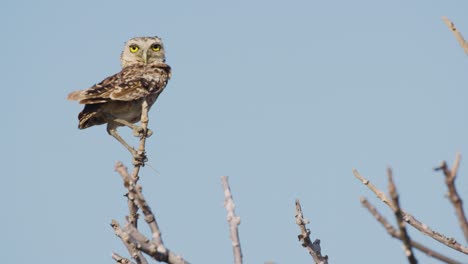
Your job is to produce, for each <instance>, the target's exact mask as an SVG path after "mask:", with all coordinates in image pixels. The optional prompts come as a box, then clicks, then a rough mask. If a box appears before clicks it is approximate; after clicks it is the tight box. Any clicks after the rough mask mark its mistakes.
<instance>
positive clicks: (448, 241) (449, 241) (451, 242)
mask: <svg viewBox="0 0 468 264" xmlns="http://www.w3.org/2000/svg"><path fill="white" fill-rule="evenodd" d="M353 174H354V176H355V177H356V178H358V179H359V180H360V181H361V182H362V183H363V184H364V185H366V186H367V187H368V188H369V189H370V190H371V191H372V192H374V193H375V195H377V198H379V199H380V200H381V201H382V202H384V203H385V204H386V205H388V206H389V207H390V208H391V209H392V210H393V211H395V210H396V209H395V206H394V205H393V203H392V202H391V201H390V200H389V199H388V198H387V196H386V195H385V193H383V192H382V191H380V190H379V189H378V188H377V187H375V185H373V184H372V183H371V182H370V181H369V180H367V179H365V178H364V177H362V176H361V175H360V174H359V172H358V171H357V170H356V169H353ZM401 212H402V214H403V220H405V222H407V223H408V224H410V225H411V226H413V227H414V228H416V229H417V230H419V231H420V232H421V233H423V234H425V235H427V236H429V237H431V238H433V239H434V240H436V241H438V242H440V243H442V244H444V245H446V246H448V247H450V248H453V249H455V250H457V251H460V252H462V253H464V254H468V248H467V247H465V246H463V245H461V244H460V243H458V242H457V241H456V240H455V239H454V238H448V237H447V236H445V235H443V234H441V233H439V232H436V231H434V230H432V229H431V228H430V227H429V226H427V225H426V224H423V223H421V222H420V221H419V220H417V219H416V218H415V217H414V216H412V215H410V214H408V213H406V212H405V211H403V210H402V211H401Z"/></svg>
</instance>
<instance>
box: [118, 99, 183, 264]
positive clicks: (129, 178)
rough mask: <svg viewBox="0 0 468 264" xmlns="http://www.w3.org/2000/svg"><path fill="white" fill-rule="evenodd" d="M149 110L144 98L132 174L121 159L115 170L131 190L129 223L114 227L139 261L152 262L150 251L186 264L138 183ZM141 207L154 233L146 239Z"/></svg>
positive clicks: (121, 260)
mask: <svg viewBox="0 0 468 264" xmlns="http://www.w3.org/2000/svg"><path fill="white" fill-rule="evenodd" d="M148 110H149V107H148V102H147V101H146V100H144V101H143V103H142V111H141V127H142V129H143V135H142V136H141V137H140V144H139V147H138V150H137V153H138V157H134V160H133V165H134V167H133V171H132V174H129V173H128V170H127V168H126V167H125V166H124V165H123V164H122V163H121V162H117V163H116V165H115V170H116V171H117V172H118V173H119V175H120V176H121V177H122V180H123V183H124V186H125V188H127V190H128V192H127V194H126V196H127V199H128V201H127V203H128V209H129V215H128V216H127V217H126V220H127V223H126V225H125V226H124V227H121V226H120V224H119V223H118V222H117V221H116V220H112V224H111V226H112V228H113V229H114V232H115V234H116V235H117V236H118V237H119V238H120V239H121V240H122V242H123V244H124V245H125V247H126V248H127V250H128V252H129V253H130V255H131V256H132V258H133V259H134V260H135V261H136V263H137V264H147V263H148V262H147V260H146V259H145V257H144V255H143V254H142V253H145V254H147V255H148V256H150V257H152V258H153V259H154V260H156V261H159V262H165V263H170V264H186V263H188V262H187V261H185V260H184V259H183V258H182V257H181V256H178V255H176V254H174V253H173V252H172V251H170V250H168V249H167V248H166V247H165V246H164V243H163V241H162V236H161V231H160V230H159V226H158V223H157V221H156V217H155V216H154V214H153V211H152V210H151V207H150V206H149V204H148V203H147V202H146V199H145V198H144V196H143V193H142V187H141V186H140V185H139V184H138V179H139V172H140V168H141V167H142V166H144V162H145V160H146V155H145V152H146V150H145V144H146V138H147V134H148V122H149V120H148ZM138 210H141V211H142V213H143V215H144V217H145V221H146V223H147V224H148V226H149V227H150V230H151V233H152V236H151V237H152V239H151V240H149V239H148V238H146V236H145V235H143V234H142V233H141V232H140V231H139V230H138V229H137V227H138V224H137V221H138ZM112 258H113V259H114V260H116V261H117V262H118V263H131V262H130V260H128V259H126V258H123V257H120V256H119V255H118V254H116V253H114V254H113V255H112Z"/></svg>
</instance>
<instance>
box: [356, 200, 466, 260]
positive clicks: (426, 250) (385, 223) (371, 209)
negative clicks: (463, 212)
mask: <svg viewBox="0 0 468 264" xmlns="http://www.w3.org/2000/svg"><path fill="white" fill-rule="evenodd" d="M361 204H362V206H364V207H365V208H366V209H367V210H368V211H369V212H370V213H371V214H372V216H374V218H375V219H376V220H377V221H378V222H379V223H380V224H382V226H383V227H384V228H385V230H387V233H388V234H389V235H390V236H391V237H393V238H396V239H398V240H400V241H402V240H403V239H402V236H401V234H400V232H398V231H397V230H396V229H395V228H394V227H393V226H392V225H391V224H390V223H389V222H388V221H387V219H385V217H383V216H382V215H381V214H380V213H379V212H378V211H377V209H375V207H374V206H373V205H372V204H370V203H369V201H368V200H367V199H366V198H364V197H361ZM410 243H411V246H412V247H413V248H415V249H417V250H419V251H421V252H423V253H424V254H426V255H428V256H430V257H433V258H435V259H438V260H440V261H442V262H445V263H448V264H462V263H461V262H459V261H457V260H454V259H451V258H449V257H447V256H445V255H442V254H441V253H438V252H436V251H434V250H432V249H430V248H428V247H426V246H424V245H423V244H421V243H419V242H416V241H414V240H411V241H410Z"/></svg>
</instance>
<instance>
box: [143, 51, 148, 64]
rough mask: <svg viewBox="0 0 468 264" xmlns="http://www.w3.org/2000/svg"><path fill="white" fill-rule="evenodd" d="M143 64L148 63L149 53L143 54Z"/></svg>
mask: <svg viewBox="0 0 468 264" xmlns="http://www.w3.org/2000/svg"><path fill="white" fill-rule="evenodd" d="M143 62H144V63H145V64H147V63H148V53H146V52H143Z"/></svg>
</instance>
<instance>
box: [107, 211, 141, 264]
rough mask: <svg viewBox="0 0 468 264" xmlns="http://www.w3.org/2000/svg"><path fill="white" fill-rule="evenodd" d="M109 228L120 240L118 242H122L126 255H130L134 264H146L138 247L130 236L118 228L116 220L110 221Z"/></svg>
mask: <svg viewBox="0 0 468 264" xmlns="http://www.w3.org/2000/svg"><path fill="white" fill-rule="evenodd" d="M111 226H112V228H113V229H114V232H115V234H116V235H117V236H118V237H119V238H120V240H122V243H123V244H124V245H125V247H126V248H127V250H128V253H130V255H131V256H132V258H133V259H134V260H135V261H136V263H137V264H147V263H148V262H147V261H146V259H145V258H144V257H143V254H142V253H141V252H140V250H139V248H138V245H137V244H136V243H135V242H134V239H132V238H131V237H130V235H129V234H128V233H127V232H125V230H123V229H122V228H121V227H120V225H119V223H118V222H117V221H116V220H112V223H111Z"/></svg>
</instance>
